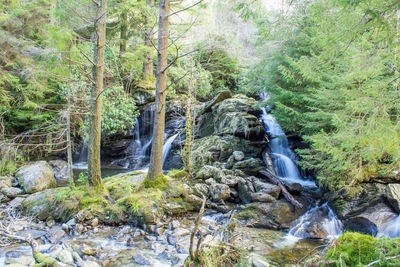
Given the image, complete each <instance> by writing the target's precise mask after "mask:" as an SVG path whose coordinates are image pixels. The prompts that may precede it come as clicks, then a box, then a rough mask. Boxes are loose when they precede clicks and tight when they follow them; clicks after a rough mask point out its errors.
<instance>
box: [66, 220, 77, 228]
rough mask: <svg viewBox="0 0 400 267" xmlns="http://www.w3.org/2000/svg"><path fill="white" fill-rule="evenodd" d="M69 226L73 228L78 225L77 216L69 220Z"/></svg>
mask: <svg viewBox="0 0 400 267" xmlns="http://www.w3.org/2000/svg"><path fill="white" fill-rule="evenodd" d="M66 224H67V225H68V227H69V228H70V229H71V228H72V227H74V226H75V225H76V220H75V218H73V219H71V220H69V221H68V222H67V223H66Z"/></svg>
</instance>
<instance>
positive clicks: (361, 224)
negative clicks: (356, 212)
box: [344, 217, 378, 236]
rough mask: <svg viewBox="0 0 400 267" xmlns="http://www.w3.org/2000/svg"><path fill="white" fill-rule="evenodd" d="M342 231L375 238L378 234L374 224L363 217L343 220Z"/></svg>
mask: <svg viewBox="0 0 400 267" xmlns="http://www.w3.org/2000/svg"><path fill="white" fill-rule="evenodd" d="M344 229H345V230H347V231H352V232H358V233H362V234H366V235H372V236H376V234H377V233H378V228H377V226H376V224H374V223H373V222H371V221H370V220H368V219H367V218H364V217H354V218H350V219H347V220H345V221H344Z"/></svg>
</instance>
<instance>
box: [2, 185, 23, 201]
mask: <svg viewBox="0 0 400 267" xmlns="http://www.w3.org/2000/svg"><path fill="white" fill-rule="evenodd" d="M1 193H2V194H4V195H5V196H7V197H8V198H11V199H13V198H16V197H17V196H19V195H22V193H23V191H22V190H21V189H20V188H17V187H6V188H3V189H1Z"/></svg>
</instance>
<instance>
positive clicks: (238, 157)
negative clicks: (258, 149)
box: [232, 151, 244, 161]
mask: <svg viewBox="0 0 400 267" xmlns="http://www.w3.org/2000/svg"><path fill="white" fill-rule="evenodd" d="M232 155H233V158H234V159H235V160H236V161H241V160H244V153H243V152H242V151H233V153H232Z"/></svg>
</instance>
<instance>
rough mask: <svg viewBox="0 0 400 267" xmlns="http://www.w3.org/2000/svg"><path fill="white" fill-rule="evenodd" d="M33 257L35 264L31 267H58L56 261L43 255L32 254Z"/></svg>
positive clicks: (38, 253)
mask: <svg viewBox="0 0 400 267" xmlns="http://www.w3.org/2000/svg"><path fill="white" fill-rule="evenodd" d="M33 257H34V258H35V261H36V262H37V264H35V265H33V266H34V267H42V266H43V267H53V266H54V267H56V266H59V264H58V262H57V260H55V259H53V258H52V257H50V256H47V255H45V254H43V253H40V252H38V251H35V252H33Z"/></svg>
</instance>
